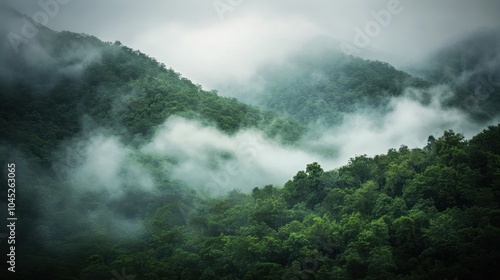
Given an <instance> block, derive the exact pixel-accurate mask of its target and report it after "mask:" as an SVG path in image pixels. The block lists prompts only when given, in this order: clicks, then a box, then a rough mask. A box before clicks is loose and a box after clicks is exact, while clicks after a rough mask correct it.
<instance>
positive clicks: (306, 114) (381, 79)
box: [257, 47, 432, 125]
mask: <svg viewBox="0 0 500 280" xmlns="http://www.w3.org/2000/svg"><path fill="white" fill-rule="evenodd" d="M257 76H258V79H257V80H260V81H261V82H262V83H263V89H262V93H261V94H262V97H261V101H260V104H261V105H262V106H264V107H265V108H268V109H271V110H274V111H277V112H281V113H285V114H287V115H290V116H292V117H294V118H295V119H296V120H298V121H300V122H301V123H305V124H307V123H311V122H312V123H314V122H321V123H323V124H325V125H336V124H339V123H341V122H342V120H343V116H344V115H345V114H347V113H353V112H355V111H356V110H374V111H384V110H385V109H387V105H388V103H389V101H390V99H391V98H393V97H398V96H402V95H403V94H404V92H405V89H407V88H417V89H422V90H425V89H427V88H428V87H430V86H431V85H432V84H431V83H429V82H427V81H425V80H422V79H420V78H415V77H413V76H411V75H410V74H407V73H405V72H403V71H400V70H397V69H395V68H394V67H393V66H391V65H390V64H388V63H385V62H380V61H371V60H365V59H362V58H359V57H354V56H350V55H346V54H344V53H342V52H340V51H339V50H336V49H332V48H328V47H325V48H319V49H312V51H311V52H309V51H308V49H306V50H302V51H299V52H298V54H295V55H293V56H291V57H290V58H289V59H288V60H287V62H286V63H284V64H277V65H268V66H266V67H263V68H262V69H261V71H260V72H259V73H258V74H257Z"/></svg>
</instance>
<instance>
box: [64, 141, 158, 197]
mask: <svg viewBox="0 0 500 280" xmlns="http://www.w3.org/2000/svg"><path fill="white" fill-rule="evenodd" d="M79 146H80V147H82V146H83V147H84V148H83V152H80V153H79V154H78V155H77V156H76V157H79V159H78V160H79V161H80V163H79V164H76V165H74V166H72V168H73V169H72V171H70V172H69V173H70V176H71V178H70V179H71V182H72V185H73V186H74V188H75V190H77V191H84V192H85V191H86V192H94V193H103V194H104V195H106V196H109V197H110V198H117V197H120V196H121V195H123V194H124V193H125V192H126V191H128V190H132V189H139V190H142V191H152V190H153V189H154V180H153V178H152V176H151V175H150V174H149V172H148V171H147V170H146V168H145V167H143V166H141V165H140V164H139V163H137V162H135V161H134V160H133V151H132V149H131V148H128V147H126V146H125V145H123V144H122V143H121V142H120V141H119V139H118V138H117V137H110V136H104V135H96V136H94V137H92V138H90V140H89V141H88V142H86V143H84V144H79ZM73 157H75V156H73Z"/></svg>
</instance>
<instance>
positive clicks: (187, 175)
mask: <svg viewBox="0 0 500 280" xmlns="http://www.w3.org/2000/svg"><path fill="white" fill-rule="evenodd" d="M143 152H145V153H151V154H155V155H161V156H165V157H167V156H168V157H175V158H176V160H177V165H175V166H173V167H172V168H173V170H172V176H173V177H174V178H175V179H178V180H182V181H185V182H186V183H188V185H191V186H193V187H195V188H196V187H198V188H201V190H202V191H207V192H211V193H213V194H223V193H226V192H227V191H229V190H232V189H240V190H242V191H246V192H248V191H250V190H251V189H253V188H254V187H261V186H263V185H265V184H277V185H281V184H283V183H285V182H286V181H287V180H289V179H291V178H292V177H293V175H295V173H296V172H297V171H298V170H302V169H304V168H305V166H306V164H308V163H311V162H314V161H320V159H322V157H321V156H318V155H313V154H308V153H307V152H305V151H302V150H300V149H293V148H291V147H284V146H281V145H279V144H278V143H276V142H274V141H272V140H269V139H266V138H265V137H264V136H263V135H262V133H261V132H259V131H255V130H244V131H240V132H238V133H236V134H235V135H232V136H229V135H226V134H223V133H221V132H220V131H219V130H217V129H215V128H213V127H206V126H202V125H201V124H200V123H198V122H196V121H191V120H186V119H182V118H178V117H174V118H170V119H169V120H167V121H166V122H165V124H164V126H163V127H162V128H161V129H160V130H159V131H158V133H157V134H156V136H155V137H154V139H153V140H152V142H151V143H150V144H148V145H146V146H145V147H144V148H143Z"/></svg>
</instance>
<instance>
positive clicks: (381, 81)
mask: <svg viewBox="0 0 500 280" xmlns="http://www.w3.org/2000/svg"><path fill="white" fill-rule="evenodd" d="M235 2H236V1H235ZM406 2H407V1H405V4H406ZM244 5H249V4H247V3H242V4H241V5H239V4H238V6H237V7H238V9H243V8H242V7H243V6H244ZM233 8H234V9H236V6H234V7H233ZM237 12H238V11H235V12H234V13H237ZM403 12H404V11H403ZM0 16H1V19H0V23H2V24H1V26H0V37H1V38H2V39H1V40H0V131H1V137H0V159H1V161H2V173H1V180H2V185H3V186H5V187H2V188H1V190H0V197H1V200H0V209H1V210H0V213H1V215H0V220H1V221H2V223H4V224H5V225H2V226H1V227H0V228H2V229H1V230H0V253H1V255H2V260H3V261H2V262H1V265H0V267H1V270H0V275H1V279H51V280H56V279H66V280H69V279H75V280H76V279H82V280H83V279H88V280H100V279H103V280H104V279H105V280H109V279H118V280H123V279H136V280H139V279H148V280H155V279H157V280H160V279H162V280H163V279H165V280H166V279H168V280H171V279H185V280H188V279H204V280H213V279H223V280H237V279H240V280H251V279H259V280H263V279H269V280H276V279H286V280H292V279H346V280H347V279H371V280H374V279H381V280H382V279H384V280H387V279H398V280H423V279H443V280H444V279H500V278H499V277H500V239H499V237H500V111H499V108H500V36H499V35H498V34H500V33H499V29H498V28H497V29H487V28H485V29H481V30H479V31H475V32H471V33H469V34H468V35H467V36H464V37H463V38H461V39H460V40H456V42H452V43H450V44H449V45H448V46H446V47H443V48H441V49H439V50H437V51H435V52H433V53H432V54H430V55H429V57H428V58H427V59H426V60H422V61H419V62H418V63H415V64H413V65H411V66H407V67H402V68H400V67H395V66H393V65H391V64H390V63H388V62H385V61H380V60H377V59H368V58H367V57H363V56H362V55H361V54H360V55H359V56H357V55H351V54H346V53H344V52H342V48H341V47H340V46H341V45H342V44H340V43H339V42H337V41H335V40H333V39H326V38H322V37H319V38H315V39H313V40H310V41H308V42H307V43H306V44H303V45H300V46H297V49H296V50H295V51H294V52H291V53H289V54H287V55H286V56H285V58H283V59H282V60H277V61H269V62H266V63H265V64H264V65H261V66H260V67H258V69H257V70H256V71H255V73H253V74H252V77H251V79H250V80H249V82H241V81H238V80H231V79H228V81H227V83H226V84H224V85H223V86H221V88H220V89H218V90H216V89H210V90H208V89H206V88H204V87H203V86H201V85H199V84H196V83H195V82H193V81H192V80H190V79H189V77H184V76H183V75H182V73H179V72H176V71H175V70H174V69H172V68H170V67H169V66H167V65H166V64H165V63H163V62H160V61H158V60H157V59H155V58H153V57H152V56H149V55H148V54H146V53H143V52H142V51H140V50H134V49H133V48H130V47H128V46H127V45H125V44H124V43H121V42H120V41H114V42H107V41H103V40H101V39H99V38H97V37H95V36H93V35H89V34H84V33H74V32H69V31H54V30H52V29H49V28H47V27H45V26H44V25H41V24H39V23H37V22H35V21H34V20H32V19H31V18H27V17H25V16H23V15H22V14H21V13H19V12H18V11H16V10H15V9H13V8H9V7H4V6H3V5H0ZM227 16H228V17H229V15H227ZM394 17H396V16H395V15H394ZM28 27H31V28H36V30H37V32H36V35H34V36H31V37H29V38H28V37H26V36H25V35H23V30H27V28H28ZM23 36H24V37H23ZM16 38H17V39H16ZM19 38H22V39H19ZM13 40H14V41H13ZM212 71H217V69H215V67H214V69H213V70H212ZM9 237H10V238H9ZM14 271H15V272H14Z"/></svg>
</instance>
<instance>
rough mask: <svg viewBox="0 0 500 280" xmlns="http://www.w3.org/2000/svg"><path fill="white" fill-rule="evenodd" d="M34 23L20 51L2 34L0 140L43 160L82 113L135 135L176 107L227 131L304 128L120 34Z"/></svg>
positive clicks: (277, 134)
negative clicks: (204, 84)
mask: <svg viewBox="0 0 500 280" xmlns="http://www.w3.org/2000/svg"><path fill="white" fill-rule="evenodd" d="M32 24H33V26H35V23H32ZM38 28H39V30H40V31H39V33H38V35H37V36H36V37H34V38H33V39H31V40H30V41H29V42H27V43H24V44H20V45H19V46H18V48H19V52H18V53H16V52H14V49H13V48H12V47H11V45H10V43H11V42H9V41H8V40H7V41H6V42H4V45H3V51H2V53H1V55H0V65H1V69H0V70H1V72H2V76H1V77H0V93H1V94H0V98H1V100H0V104H1V105H0V106H1V107H0V110H1V115H0V128H1V130H2V131H4V132H5V134H4V137H2V141H3V143H4V144H11V145H13V146H14V147H16V148H19V149H20V150H22V151H23V152H25V153H28V154H32V155H33V156H35V157H36V158H38V160H39V161H41V162H44V161H46V160H47V158H48V157H49V156H50V150H51V149H52V148H53V147H54V144H57V143H59V142H60V141H61V140H63V139H65V138H68V137H71V136H73V135H75V134H76V133H78V132H80V131H81V130H82V128H83V126H82V125H83V124H82V122H83V118H84V117H85V118H86V119H90V120H91V121H92V122H93V123H94V125H95V126H99V127H102V128H106V129H110V130H112V131H115V132H117V133H118V134H119V135H122V136H124V137H126V139H128V140H132V139H135V140H134V141H139V142H141V141H144V139H148V138H149V137H151V136H152V134H153V133H154V131H155V129H156V128H157V127H159V126H160V125H161V124H162V123H163V122H164V121H165V120H166V119H167V118H168V117H170V116H173V115H177V116H182V117H185V118H188V119H196V120H199V121H201V122H202V123H205V124H207V125H212V126H214V127H217V128H218V129H220V130H221V131H224V132H226V133H229V134H231V133H234V132H236V131H238V130H239V129H240V128H251V127H253V128H256V129H262V130H263V131H265V133H266V135H267V136H268V137H271V138H277V139H280V140H281V141H282V142H286V143H293V142H295V141H296V140H297V139H298V138H300V136H301V135H302V133H303V132H304V130H305V128H304V127H303V126H301V125H299V124H298V123H296V122H294V121H292V120H290V119H287V118H284V117H280V116H279V115H277V114H274V113H272V112H269V111H263V110H260V109H258V108H256V107H253V106H250V105H246V104H244V103H241V102H239V101H237V100H236V99H234V98H228V97H221V96H218V95H217V92H216V91H206V90H203V89H202V88H201V86H200V85H196V84H194V83H193V82H191V81H190V80H188V79H187V78H184V77H182V76H181V75H180V74H179V73H176V72H175V71H174V70H172V69H167V68H166V66H165V65H164V64H161V63H159V62H157V61H156V60H155V59H154V58H151V57H148V56H147V55H145V54H143V53H141V52H139V51H135V50H132V49H130V48H128V47H126V46H123V45H122V44H121V43H120V42H115V43H109V42H108V43H105V42H102V41H100V40H99V39H97V38H95V37H93V36H90V35H86V34H76V33H71V32H54V31H52V30H49V29H46V28H44V27H38ZM4 33H5V32H4ZM2 35H6V34H3V33H2ZM6 37H7V36H6Z"/></svg>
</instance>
